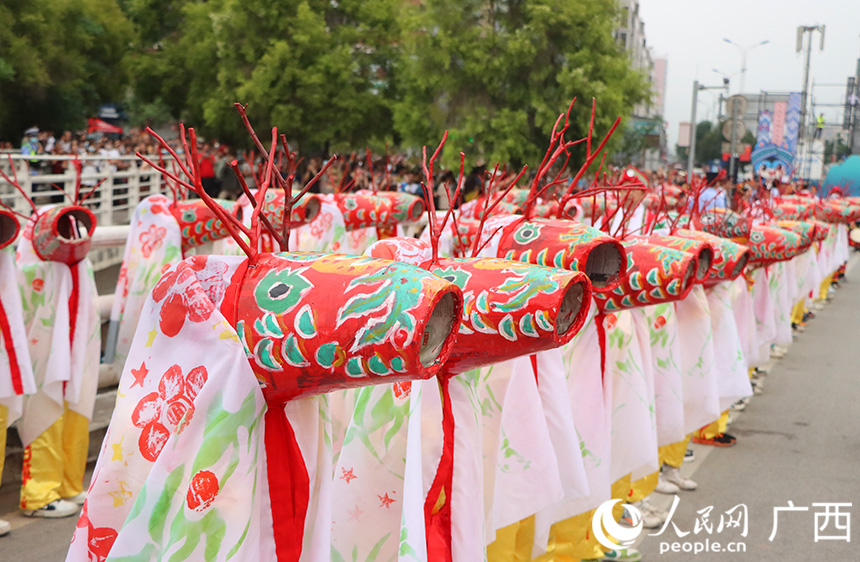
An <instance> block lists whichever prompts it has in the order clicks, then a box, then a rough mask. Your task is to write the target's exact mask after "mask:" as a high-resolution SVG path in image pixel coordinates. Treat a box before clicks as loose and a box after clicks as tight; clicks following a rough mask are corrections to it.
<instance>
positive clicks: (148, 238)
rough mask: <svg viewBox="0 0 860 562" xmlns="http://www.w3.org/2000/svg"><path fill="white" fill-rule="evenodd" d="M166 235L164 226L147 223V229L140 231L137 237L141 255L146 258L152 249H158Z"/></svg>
mask: <svg viewBox="0 0 860 562" xmlns="http://www.w3.org/2000/svg"><path fill="white" fill-rule="evenodd" d="M166 235H167V229H166V228H164V227H163V226H155V225H154V224H151V225H149V228H148V229H146V230H144V231H143V232H141V233H140V235H139V236H138V237H137V239H138V241H139V242H140V253H141V254H143V257H145V258H148V257H150V256H151V255H152V252H153V251H154V250H157V249H159V248H160V247H161V244H162V241H163V240H164V237H165V236H166Z"/></svg>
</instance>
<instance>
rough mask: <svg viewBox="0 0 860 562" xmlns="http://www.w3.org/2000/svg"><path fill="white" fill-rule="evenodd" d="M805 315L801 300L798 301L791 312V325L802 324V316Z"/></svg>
mask: <svg viewBox="0 0 860 562" xmlns="http://www.w3.org/2000/svg"><path fill="white" fill-rule="evenodd" d="M805 313H806V307H805V306H803V299H800V302H798V303H797V304H796V305H794V308H793V309H792V311H791V323H792V324H803V315H804V314H805Z"/></svg>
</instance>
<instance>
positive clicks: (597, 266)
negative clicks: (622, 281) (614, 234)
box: [585, 242, 626, 290]
mask: <svg viewBox="0 0 860 562" xmlns="http://www.w3.org/2000/svg"><path fill="white" fill-rule="evenodd" d="M625 261H626V258H625V256H624V254H623V253H622V250H621V249H620V248H619V247H618V245H617V244H613V243H612V242H605V243H603V244H599V245H598V246H595V248H594V249H593V250H591V252H589V254H588V258H587V259H586V260H585V275H586V276H588V278H589V279H590V280H591V284H592V285H593V286H594V288H595V289H597V290H600V289H606V288H609V287H611V286H613V285H615V284H616V282H617V281H618V280H619V278H620V276H621V268H622V265H623V264H624V263H625Z"/></svg>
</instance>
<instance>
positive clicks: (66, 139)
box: [57, 131, 73, 154]
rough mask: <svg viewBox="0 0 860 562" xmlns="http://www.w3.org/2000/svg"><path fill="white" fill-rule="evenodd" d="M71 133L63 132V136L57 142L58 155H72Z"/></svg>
mask: <svg viewBox="0 0 860 562" xmlns="http://www.w3.org/2000/svg"><path fill="white" fill-rule="evenodd" d="M72 142H73V140H72V132H71V131H64V132H63V136H61V137H60V140H58V141H57V150H58V151H59V154H72Z"/></svg>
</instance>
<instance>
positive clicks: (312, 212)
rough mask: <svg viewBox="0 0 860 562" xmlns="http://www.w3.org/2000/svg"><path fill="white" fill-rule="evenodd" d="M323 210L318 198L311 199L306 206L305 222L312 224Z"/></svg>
mask: <svg viewBox="0 0 860 562" xmlns="http://www.w3.org/2000/svg"><path fill="white" fill-rule="evenodd" d="M321 209H322V204H321V203H320V200H319V199H317V198H316V197H313V198H311V199H309V200H308V202H307V204H305V222H311V221H313V220H314V219H315V218H317V216H319V214H320V210H321Z"/></svg>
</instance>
